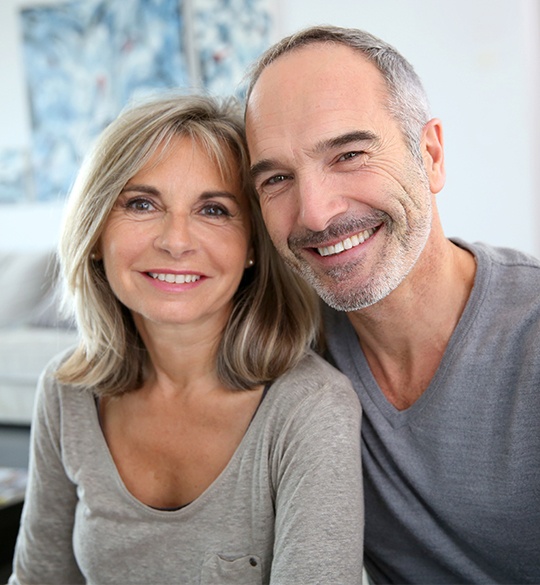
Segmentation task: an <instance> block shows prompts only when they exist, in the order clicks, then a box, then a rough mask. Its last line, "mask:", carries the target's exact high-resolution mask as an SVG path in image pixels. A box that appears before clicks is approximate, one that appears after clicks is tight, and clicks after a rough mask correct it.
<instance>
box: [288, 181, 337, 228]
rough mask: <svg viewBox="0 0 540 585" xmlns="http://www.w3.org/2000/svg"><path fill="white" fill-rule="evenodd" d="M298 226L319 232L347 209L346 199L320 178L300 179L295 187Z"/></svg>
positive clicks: (329, 183) (330, 182) (330, 184)
mask: <svg viewBox="0 0 540 585" xmlns="http://www.w3.org/2000/svg"><path fill="white" fill-rule="evenodd" d="M297 189H298V192H297V197H298V224H299V225H300V226H301V227H303V228H306V229H309V230H311V231H314V232H321V231H323V230H324V229H326V228H327V227H328V226H329V225H331V224H332V223H333V222H334V220H335V219H336V218H337V217H339V216H340V215H342V214H344V213H345V212H346V211H347V209H348V202H347V198H346V197H344V196H343V194H341V193H340V192H339V191H338V190H337V189H336V186H335V185H333V184H332V181H331V180H327V179H325V178H321V177H302V178H301V179H300V180H299V182H298V186H297Z"/></svg>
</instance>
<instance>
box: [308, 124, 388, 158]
mask: <svg viewBox="0 0 540 585" xmlns="http://www.w3.org/2000/svg"><path fill="white" fill-rule="evenodd" d="M377 138H378V137H377V135H376V134H373V132H370V131H369V130H354V131H353V132H347V133H345V134H340V135H339V136H335V137H334V138H328V139H325V140H321V141H320V142H317V144H316V145H315V148H314V149H313V152H316V153H321V152H325V151H327V150H331V149H333V148H339V147H340V146H346V145H347V144H351V143H353V142H366V141H370V142H373V141H374V140H377Z"/></svg>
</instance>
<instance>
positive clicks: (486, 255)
mask: <svg viewBox="0 0 540 585" xmlns="http://www.w3.org/2000/svg"><path fill="white" fill-rule="evenodd" d="M451 241H452V242H454V244H456V245H457V246H459V247H460V248H464V249H465V250H469V251H470V252H472V253H473V254H474V255H475V257H477V259H481V260H483V259H486V260H488V261H490V262H492V263H493V264H495V265H498V266H501V267H502V266H508V267H512V266H515V267H519V266H522V267H530V268H533V269H540V259H538V258H537V257H535V256H533V255H532V254H528V253H526V252H523V251H521V250H517V249H515V248H507V247H503V246H493V245H491V244H486V243H485V242H475V243H473V244H470V243H467V242H465V241H463V240H461V239H459V238H451Z"/></svg>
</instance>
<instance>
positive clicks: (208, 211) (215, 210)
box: [201, 203, 231, 217]
mask: <svg viewBox="0 0 540 585" xmlns="http://www.w3.org/2000/svg"><path fill="white" fill-rule="evenodd" d="M201 213H202V214H203V215H206V216H208V217H229V216H230V215H231V214H230V212H229V210H228V209H227V208H226V207H225V206H224V205H218V204H217V203H209V204H208V205H205V206H204V207H203V208H202V210H201Z"/></svg>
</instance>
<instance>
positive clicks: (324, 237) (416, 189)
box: [288, 164, 432, 311]
mask: <svg viewBox="0 0 540 585" xmlns="http://www.w3.org/2000/svg"><path fill="white" fill-rule="evenodd" d="M406 175H407V179H406V180H407V185H406V186H405V187H404V188H402V189H400V190H399V191H400V192H399V193H398V192H397V190H390V191H389V192H387V193H386V194H385V196H386V197H387V198H389V199H394V200H396V201H399V202H400V206H401V207H402V208H403V209H404V211H405V213H404V214H403V215H402V216H401V217H400V218H396V219H393V218H392V217H391V216H390V215H389V214H388V213H385V212H383V211H379V210H374V211H373V212H371V213H370V214H369V215H365V216H363V217H362V218H348V219H346V220H345V219H343V220H341V221H338V222H334V223H333V224H332V225H331V226H329V227H328V228H327V229H326V230H324V231H321V232H308V231H304V232H303V233H301V234H298V233H297V234H295V235H293V236H291V237H290V238H289V239H288V245H289V249H290V251H291V252H292V253H293V255H294V257H292V258H291V257H290V256H289V264H290V265H291V267H292V268H293V269H295V270H296V271H297V272H299V273H300V275H301V276H303V278H305V279H306V280H307V281H308V282H309V283H310V284H311V285H312V286H313V287H314V288H315V290H316V291H317V293H318V294H319V296H320V297H321V298H322V299H323V300H324V301H325V302H326V303H327V304H328V305H330V306H331V307H333V308H334V309H337V310H340V311H357V310H360V309H363V308H365V307H368V306H370V305H373V304H375V303H377V302H378V301H380V300H381V299H383V298H384V297H386V296H387V295H388V294H389V293H390V292H392V291H393V290H394V289H395V288H397V287H398V286H399V285H400V284H401V282H402V281H403V280H404V279H405V277H406V276H407V275H408V274H409V272H410V271H411V270H412V268H413V267H414V265H415V263H416V261H417V259H418V257H419V256H420V254H421V252H422V250H423V249H424V246H425V243H426V241H427V238H428V236H429V233H430V229H431V217H432V214H431V193H430V191H429V183H428V180H427V175H426V172H425V169H424V168H423V167H422V166H420V165H417V164H413V165H412V166H411V167H410V168H409V171H407V173H406ZM375 224H378V225H380V226H384V230H385V232H386V233H385V234H383V235H384V236H385V240H384V245H383V246H382V248H381V249H380V250H379V252H378V255H377V257H376V260H375V262H374V264H373V266H371V267H369V266H368V262H369V260H370V259H371V256H370V257H369V258H366V257H364V256H356V257H355V258H354V259H353V260H352V261H350V262H347V263H342V264H337V265H333V266H331V267H329V268H326V269H322V267H321V266H313V265H311V264H310V263H309V262H308V261H307V259H306V257H305V251H304V250H305V248H309V247H318V246H319V245H320V244H325V243H328V241H332V240H333V241H335V240H336V239H343V237H346V236H348V235H350V233H352V232H355V231H362V230H363V229H365V228H369V227H371V228H372V227H373V226H374V225H375ZM366 270H367V271H368V273H367V275H365V277H364V278H363V280H362V284H361V286H358V285H356V284H355V277H356V275H357V274H360V273H362V272H363V271H366Z"/></svg>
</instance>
